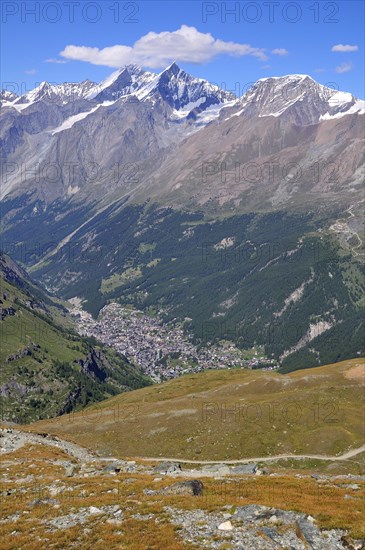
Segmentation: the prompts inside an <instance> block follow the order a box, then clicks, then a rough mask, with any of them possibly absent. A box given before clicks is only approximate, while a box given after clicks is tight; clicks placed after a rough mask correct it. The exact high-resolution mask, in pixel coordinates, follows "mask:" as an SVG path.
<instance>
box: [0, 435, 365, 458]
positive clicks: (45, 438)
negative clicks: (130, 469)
mask: <svg viewBox="0 0 365 550" xmlns="http://www.w3.org/2000/svg"><path fill="white" fill-rule="evenodd" d="M0 436H1V437H0V455H4V454H7V453H11V452H13V451H15V450H17V449H19V448H20V447H23V446H24V445H27V444H35V445H52V446H54V447H58V448H59V449H62V450H63V451H65V452H66V453H67V454H68V455H70V456H72V457H74V458H77V459H78V460H81V461H85V462H109V461H114V460H118V459H117V458H114V457H99V456H96V455H95V454H93V452H92V451H90V450H88V449H85V448H84V447H82V446H81V445H77V444H76V443H72V442H70V441H67V440H64V439H60V438H58V437H56V436H53V435H50V434H34V433H31V432H22V431H20V430H16V429H14V428H11V429H9V428H1V429H0ZM363 452H365V444H364V445H362V446H361V447H358V448H357V449H351V450H350V451H347V452H346V453H344V454H342V455H338V456H328V455H290V454H287V455H274V456H270V457H267V456H264V457H250V458H242V459H237V460H188V459H180V458H167V457H163V458H162V457H134V458H136V459H138V460H141V461H151V462H164V461H167V462H180V463H182V464H248V463H250V462H271V461H275V460H281V459H286V458H288V459H294V460H306V459H315V460H330V461H340V460H347V459H349V458H353V457H354V456H356V455H358V454H360V453H363Z"/></svg>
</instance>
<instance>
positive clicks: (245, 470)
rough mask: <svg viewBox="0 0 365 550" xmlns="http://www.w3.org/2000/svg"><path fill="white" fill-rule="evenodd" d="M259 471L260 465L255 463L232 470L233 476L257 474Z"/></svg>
mask: <svg viewBox="0 0 365 550" xmlns="http://www.w3.org/2000/svg"><path fill="white" fill-rule="evenodd" d="M257 469H258V465H257V464H254V463H250V464H240V465H239V466H235V467H234V468H232V474H255V473H256V470H257Z"/></svg>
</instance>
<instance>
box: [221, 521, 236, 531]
mask: <svg viewBox="0 0 365 550" xmlns="http://www.w3.org/2000/svg"><path fill="white" fill-rule="evenodd" d="M218 529H219V530H220V531H232V529H233V525H232V523H231V522H230V521H224V522H223V523H221V524H220V525H218Z"/></svg>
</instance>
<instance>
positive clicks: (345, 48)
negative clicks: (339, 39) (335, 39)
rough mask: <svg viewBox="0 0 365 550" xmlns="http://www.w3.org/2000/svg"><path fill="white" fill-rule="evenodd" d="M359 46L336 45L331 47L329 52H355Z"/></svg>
mask: <svg viewBox="0 0 365 550" xmlns="http://www.w3.org/2000/svg"><path fill="white" fill-rule="evenodd" d="M358 49H359V46H356V45H354V46H350V44H336V45H335V46H332V48H331V52H357V50H358Z"/></svg>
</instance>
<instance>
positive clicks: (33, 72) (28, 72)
mask: <svg viewBox="0 0 365 550" xmlns="http://www.w3.org/2000/svg"><path fill="white" fill-rule="evenodd" d="M37 72H38V71H37V69H27V70H26V71H24V74H37Z"/></svg>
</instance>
